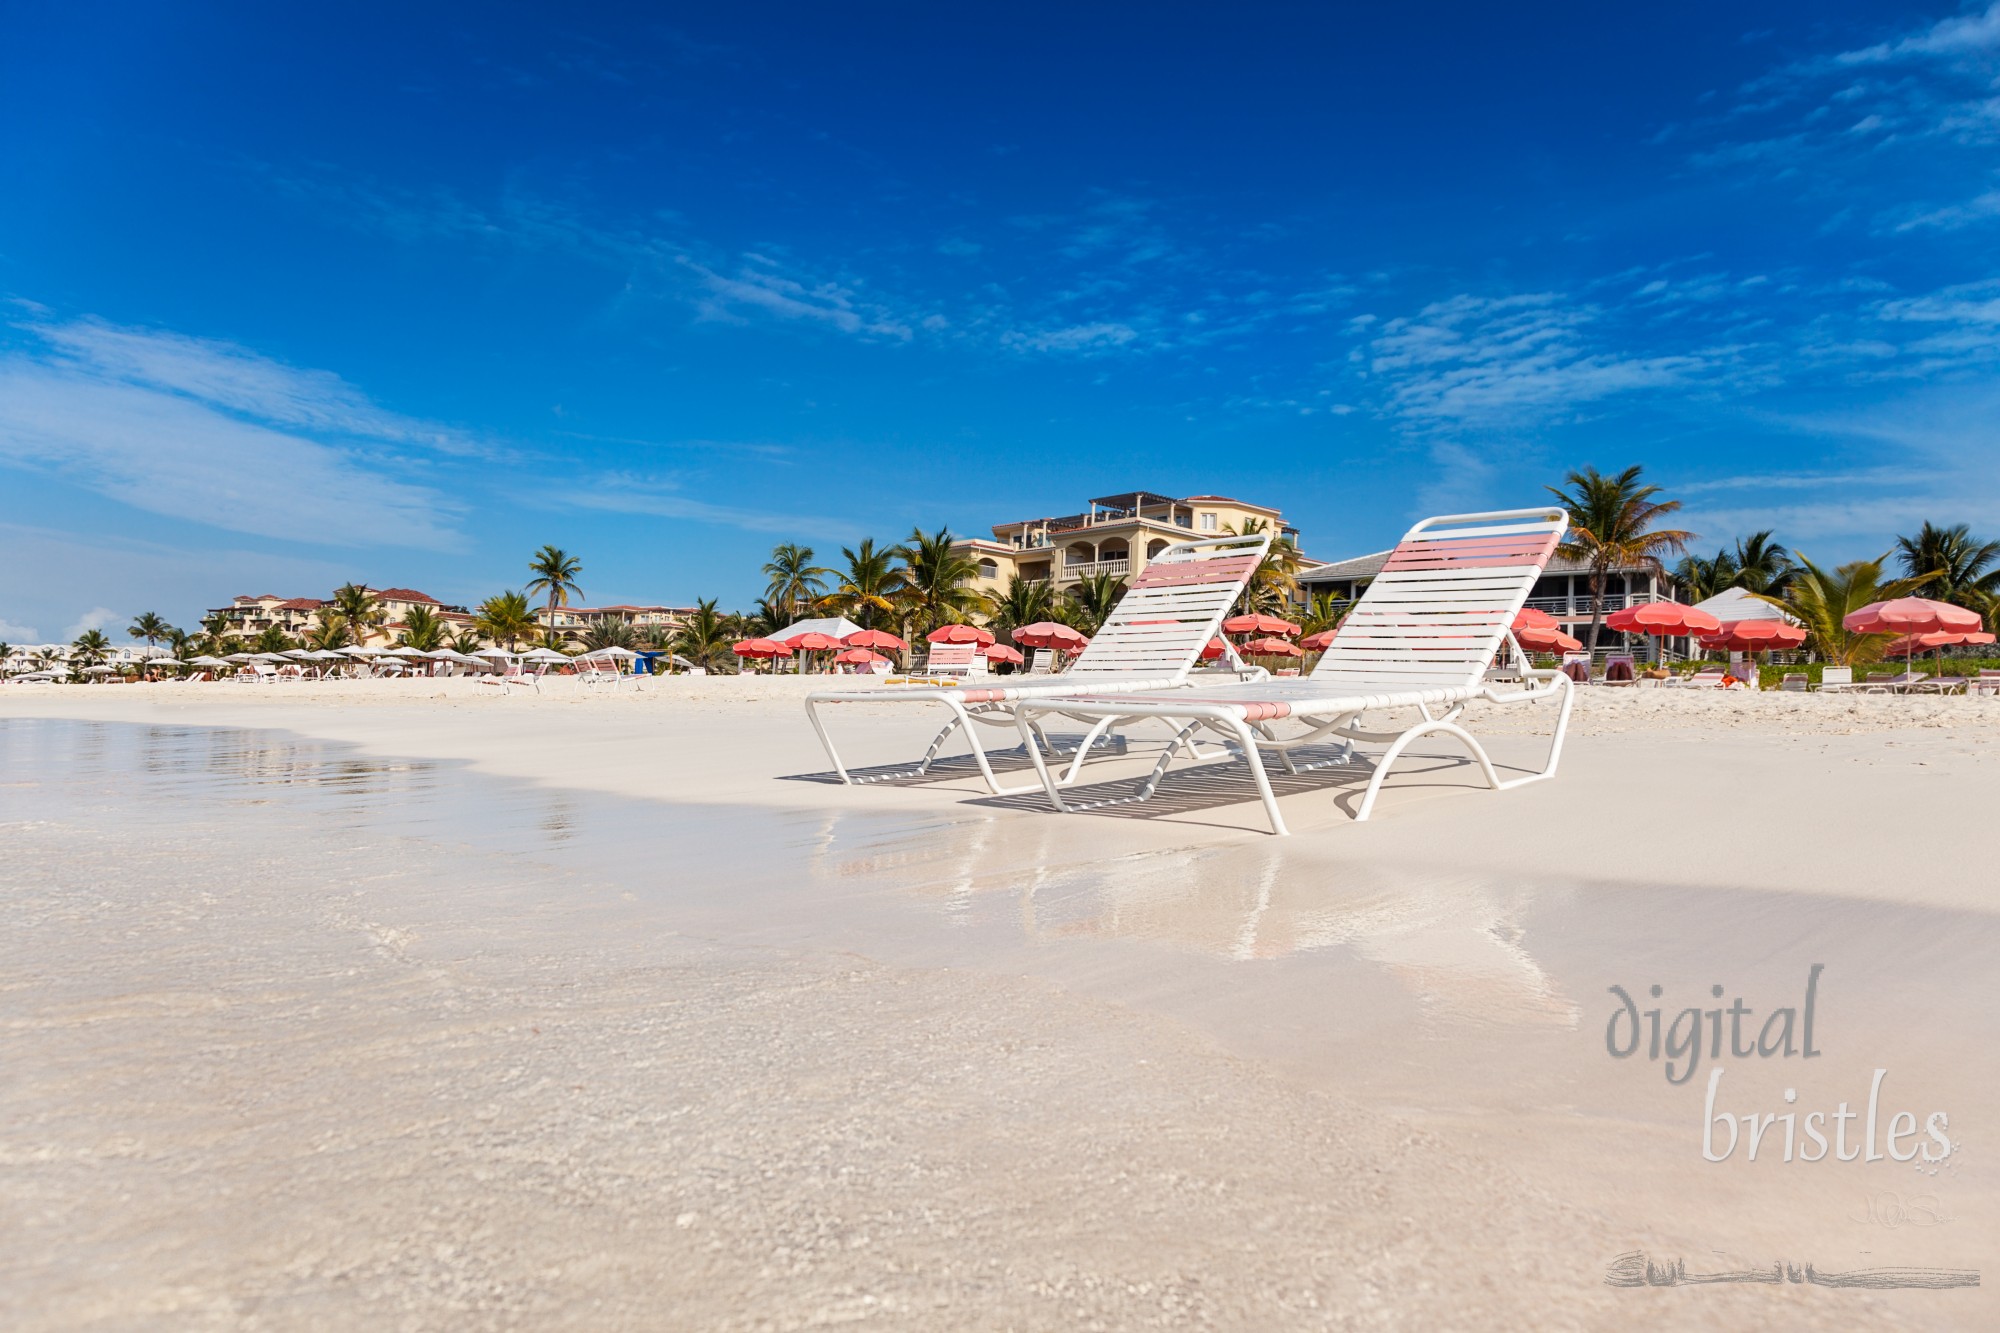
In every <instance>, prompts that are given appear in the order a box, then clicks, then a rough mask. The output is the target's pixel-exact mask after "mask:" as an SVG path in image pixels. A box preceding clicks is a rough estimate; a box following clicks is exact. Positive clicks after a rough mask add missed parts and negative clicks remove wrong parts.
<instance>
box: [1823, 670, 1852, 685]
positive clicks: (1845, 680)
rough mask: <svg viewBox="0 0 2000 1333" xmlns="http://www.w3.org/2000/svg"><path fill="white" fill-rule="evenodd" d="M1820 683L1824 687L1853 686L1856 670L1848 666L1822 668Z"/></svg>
mask: <svg viewBox="0 0 2000 1333" xmlns="http://www.w3.org/2000/svg"><path fill="white" fill-rule="evenodd" d="M1819 683H1820V684H1821V685H1823V686H1824V685H1852V684H1853V683H1854V668H1853V667H1846V666H1830V667H1822V668H1821V669H1820V673H1819Z"/></svg>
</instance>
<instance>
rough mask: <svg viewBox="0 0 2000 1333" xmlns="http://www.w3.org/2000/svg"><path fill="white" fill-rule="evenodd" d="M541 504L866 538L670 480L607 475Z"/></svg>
mask: <svg viewBox="0 0 2000 1333" xmlns="http://www.w3.org/2000/svg"><path fill="white" fill-rule="evenodd" d="M537 501H538V502H539V503H544V504H553V505H556V506H558V507H562V508H570V509H594V510H598V511H600V512H603V513H612V514H651V515H654V516H656V517H659V518H681V519H689V520H692V521H694V522H697V523H713V524H717V525H719V526H722V527H729V528H739V529H742V530H743V531H746V532H775V533H792V534H797V535H801V536H810V537H819V538H823V539H826V540H830V541H858V540H860V538H861V537H863V536H865V535H866V534H865V532H864V531H863V529H862V528H861V527H859V526H857V525H856V524H855V523H853V522H852V521H850V520H847V519H843V518H832V517H827V516H824V515H812V514H790V513H782V512H778V511H775V510H771V509H763V508H754V507H751V506H748V505H741V506H738V505H723V504H715V503H712V502H710V501H707V500H697V499H695V498H694V497H693V496H690V495H688V494H686V493H685V492H684V491H683V490H682V488H681V484H680V483H679V482H678V481H676V480H674V479H673V478H670V477H654V476H642V475H639V474H635V473H606V474H604V475H602V476H598V477H595V478H593V479H591V480H590V481H589V482H587V483H585V484H582V485H578V486H571V487H564V488H558V489H555V490H553V491H550V492H548V493H546V494H543V495H540V496H538V497H537Z"/></svg>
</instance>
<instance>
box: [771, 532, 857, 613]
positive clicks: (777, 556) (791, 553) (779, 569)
mask: <svg viewBox="0 0 2000 1333" xmlns="http://www.w3.org/2000/svg"><path fill="white" fill-rule="evenodd" d="M863 544H864V545H867V544H868V543H863ZM812 561H813V549H812V547H810V546H800V545H799V544H797V543H796V542H785V543H784V544H782V545H780V546H775V547H773V548H772V549H771V558H770V559H769V560H767V561H765V562H764V577H765V578H767V579H769V580H770V583H769V585H768V586H766V587H765V589H764V600H765V601H767V602H773V603H776V604H777V605H778V606H780V607H782V608H784V610H785V611H786V612H787V613H788V614H787V615H786V618H785V620H784V622H783V623H782V624H780V625H778V626H777V628H779V629H783V628H784V626H785V625H789V624H790V623H791V622H792V621H794V620H796V619H798V611H799V609H800V608H801V607H803V606H804V605H805V604H806V603H808V602H811V601H814V600H816V599H818V598H819V597H822V596H824V595H825V593H826V576H827V575H829V574H831V573H833V571H832V570H830V569H823V568H821V567H820V566H818V565H815V564H814V563H813V562H812Z"/></svg>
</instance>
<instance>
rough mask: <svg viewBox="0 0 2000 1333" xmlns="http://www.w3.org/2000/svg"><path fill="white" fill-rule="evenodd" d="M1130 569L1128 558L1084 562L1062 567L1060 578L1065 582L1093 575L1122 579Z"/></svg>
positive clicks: (1130, 564)
mask: <svg viewBox="0 0 2000 1333" xmlns="http://www.w3.org/2000/svg"><path fill="white" fill-rule="evenodd" d="M1131 569H1132V561H1131V558H1130V557H1121V558H1120V559H1117V560H1086V561H1084V562H1083V563H1081V564H1075V565H1064V566H1063V567H1062V577H1063V579H1064V580H1065V581H1069V580H1074V579H1082V578H1088V577H1090V576H1091V575H1093V574H1111V575H1114V576H1116V577H1118V578H1121V579H1122V578H1124V577H1125V576H1126V575H1127V574H1128V573H1130V572H1131Z"/></svg>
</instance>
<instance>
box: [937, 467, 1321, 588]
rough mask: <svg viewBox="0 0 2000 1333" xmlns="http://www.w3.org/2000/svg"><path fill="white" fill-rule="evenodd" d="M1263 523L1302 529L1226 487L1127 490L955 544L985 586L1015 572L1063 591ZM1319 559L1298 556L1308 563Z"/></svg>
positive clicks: (1002, 583) (1287, 531) (1285, 532)
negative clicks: (1222, 490) (1217, 490)
mask: <svg viewBox="0 0 2000 1333" xmlns="http://www.w3.org/2000/svg"><path fill="white" fill-rule="evenodd" d="M1259 527H1261V528H1265V529H1268V530H1270V531H1271V532H1272V533H1274V534H1275V535H1277V536H1280V537H1289V538H1291V539H1292V542H1293V544H1294V545H1295V546H1296V545H1297V543H1298V539H1299V534H1298V529H1296V528H1294V527H1292V526H1291V525H1290V524H1288V523H1286V522H1285V518H1284V515H1283V513H1281V512H1280V511H1279V510H1277V509H1275V508H1273V507H1271V506H1269V505H1260V504H1252V503H1250V502H1249V501H1247V500H1232V499H1230V498H1229V497H1228V496H1226V495H1190V496H1187V497H1185V498H1182V499H1176V498H1174V497H1172V496H1166V495H1160V494H1157V493H1155V492H1153V491H1127V492H1125V493H1124V494H1122V495H1106V496H1101V497H1099V498H1098V499H1095V500H1092V501H1090V502H1089V505H1088V507H1087V508H1085V509H1084V510H1083V511H1082V512H1081V513H1076V514H1064V515H1061V516H1060V517H1053V518H1027V519H1019V520H1017V521H1015V522H1012V523H998V524H995V525H994V528H993V539H992V540H991V541H988V540H987V539H986V538H984V537H970V538H966V539H965V540H963V541H959V542H956V543H954V544H953V545H954V547H955V549H957V550H958V551H960V552H962V553H963V554H964V555H966V556H967V557H968V558H970V559H971V560H972V561H973V562H974V563H976V564H977V565H978V566H979V577H978V579H977V581H976V583H975V584H974V586H975V587H977V588H978V589H979V591H981V592H983V593H991V594H999V593H1003V592H1005V591H1006V589H1007V581H1008V580H1009V579H1010V578H1013V577H1014V576H1015V575H1019V576H1020V577H1021V578H1023V579H1026V580H1029V581H1031V582H1032V581H1042V582H1052V583H1054V584H1055V585H1056V590H1057V591H1058V592H1060V591H1063V590H1064V589H1066V588H1069V587H1071V586H1074V585H1075V584H1076V583H1077V582H1079V581H1080V580H1082V579H1085V578H1088V577H1089V576H1091V575H1093V574H1110V575H1113V576H1115V577H1117V578H1121V579H1122V578H1129V577H1131V576H1132V575H1134V574H1136V573H1138V572H1139V571H1140V570H1142V569H1144V568H1145V567H1146V562H1147V561H1148V560H1151V559H1153V558H1154V557H1155V556H1157V555H1159V553H1160V552H1162V551H1164V550H1166V549H1167V548H1168V547H1169V546H1172V545H1174V544H1175V543H1176V542H1184V541H1188V540H1190V539H1192V538H1195V537H1213V536H1221V535H1223V534H1225V533H1230V532H1243V531H1245V530H1246V528H1250V529H1254V528H1259ZM1316 563H1317V562H1316V561H1311V560H1306V559H1303V558H1301V560H1300V561H1299V564H1300V567H1301V568H1309V567H1311V566H1313V565H1315V564H1316Z"/></svg>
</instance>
